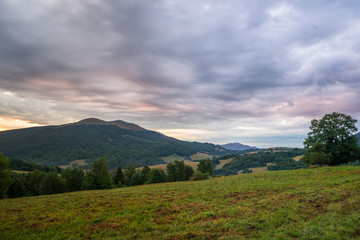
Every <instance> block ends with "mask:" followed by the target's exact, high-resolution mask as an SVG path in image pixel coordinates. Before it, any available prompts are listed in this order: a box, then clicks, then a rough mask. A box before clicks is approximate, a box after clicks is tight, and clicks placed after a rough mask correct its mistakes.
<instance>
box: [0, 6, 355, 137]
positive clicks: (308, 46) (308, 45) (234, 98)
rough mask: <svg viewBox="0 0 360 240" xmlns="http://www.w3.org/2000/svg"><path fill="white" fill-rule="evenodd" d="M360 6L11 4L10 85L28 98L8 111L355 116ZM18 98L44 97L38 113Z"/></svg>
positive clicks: (2, 20) (158, 116)
mask: <svg viewBox="0 0 360 240" xmlns="http://www.w3.org/2000/svg"><path fill="white" fill-rule="evenodd" d="M359 12H360V3H359V2H358V1H340V0H339V1H332V2H328V1H324V0H316V1H277V0H269V1H233V0H227V1H221V2H219V1H211V0H202V1H196V2H185V1H165V0H164V1H156V3H154V2H149V1H125V0H124V1H112V0H105V1H95V0H94V1H82V0H77V1H70V0H67V1H50V0H49V1H38V0H27V1H25V0H24V1H11V0H5V1H2V2H1V3H0V42H1V44H0V83H1V86H0V89H2V90H3V91H10V92H13V93H15V95H13V97H14V96H17V97H18V100H14V99H12V100H11V101H12V104H13V107H10V106H9V105H6V106H5V105H4V104H3V105H2V108H1V114H3V115H4V116H16V117H18V118H24V119H28V120H30V121H34V122H39V123H44V122H46V121H48V122H49V123H50V122H51V123H53V122H56V120H51V121H49V120H47V119H59V120H58V122H62V121H61V118H62V117H63V118H64V119H65V118H66V119H68V120H72V119H75V118H80V117H86V116H97V117H103V118H108V119H110V118H112V119H117V118H123V119H124V120H132V121H135V122H137V123H140V124H144V125H146V126H148V127H150V128H152V127H154V128H161V127H162V126H164V125H165V124H166V123H167V124H168V126H169V127H178V128H181V127H184V126H188V125H191V126H194V127H199V126H205V125H204V124H205V123H206V124H212V123H219V122H220V121H224V120H226V119H230V120H236V119H238V121H239V124H240V122H241V119H248V118H252V117H255V118H256V119H259V123H260V122H261V121H263V119H265V118H272V117H274V116H275V117H278V116H281V117H283V118H284V119H291V118H294V117H306V118H307V119H311V118H314V117H321V116H322V115H323V114H324V113H326V112H332V111H342V112H346V113H348V114H353V115H354V116H355V117H356V116H359V114H360V107H359V106H360V104H359V100H358V99H360V96H359V95H360V86H359V85H360V83H359V82H360V81H359V78H360V71H359V70H358V63H359V60H360V42H359V40H358V39H360V31H359V27H360V24H359V22H360V15H359ZM6 97H8V95H6V96H2V98H4V99H6ZM19 99H25V100H24V101H28V102H37V101H42V102H44V103H45V104H43V106H41V104H40V105H37V107H36V110H34V113H33V114H30V113H28V112H27V110H25V106H26V104H24V103H21V104H20V102H21V101H20V100H19ZM4 101H5V100H4ZM9 101H10V100H9ZM42 111H43V112H47V114H39V112H42ZM50 115H51V116H56V117H53V118H51V117H49V116H50ZM239 119H240V120H239ZM289 121H290V120H289ZM304 121H305V120H304ZM56 123H57V122H56ZM254 124H256V121H254ZM280 133H281V131H280V132H279V134H280Z"/></svg>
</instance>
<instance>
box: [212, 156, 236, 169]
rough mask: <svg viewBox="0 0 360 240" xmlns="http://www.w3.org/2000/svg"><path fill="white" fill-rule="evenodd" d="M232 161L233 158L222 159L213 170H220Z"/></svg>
mask: <svg viewBox="0 0 360 240" xmlns="http://www.w3.org/2000/svg"><path fill="white" fill-rule="evenodd" d="M232 160H233V158H228V159H223V160H219V162H220V164H218V165H216V167H215V169H216V170H218V169H222V168H223V167H224V165H225V164H227V163H229V162H231V161H232Z"/></svg>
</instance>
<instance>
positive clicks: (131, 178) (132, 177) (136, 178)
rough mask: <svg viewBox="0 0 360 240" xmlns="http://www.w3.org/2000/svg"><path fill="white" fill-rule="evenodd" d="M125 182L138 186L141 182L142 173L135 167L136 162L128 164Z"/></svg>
mask: <svg viewBox="0 0 360 240" xmlns="http://www.w3.org/2000/svg"><path fill="white" fill-rule="evenodd" d="M124 177H125V184H126V185H127V186H136V185H139V184H140V175H139V173H138V172H137V171H136V169H135V165H134V164H131V163H130V164H128V165H127V166H126V168H125V172H124Z"/></svg>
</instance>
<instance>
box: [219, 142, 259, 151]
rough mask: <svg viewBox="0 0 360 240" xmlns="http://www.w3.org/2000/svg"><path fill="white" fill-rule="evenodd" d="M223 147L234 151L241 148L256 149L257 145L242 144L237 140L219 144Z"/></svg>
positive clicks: (241, 149)
mask: <svg viewBox="0 0 360 240" xmlns="http://www.w3.org/2000/svg"><path fill="white" fill-rule="evenodd" d="M220 146H222V147H223V148H225V149H228V150H233V151H234V150H235V151H243V150H248V149H258V148H257V147H253V146H249V145H244V144H241V143H238V142H235V143H227V144H223V145H220Z"/></svg>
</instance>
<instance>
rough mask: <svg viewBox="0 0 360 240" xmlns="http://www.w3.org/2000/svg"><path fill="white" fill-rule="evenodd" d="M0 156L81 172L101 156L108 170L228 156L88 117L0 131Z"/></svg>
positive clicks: (200, 145) (221, 151) (219, 150)
mask: <svg viewBox="0 0 360 240" xmlns="http://www.w3.org/2000/svg"><path fill="white" fill-rule="evenodd" d="M0 152H2V153H3V154H4V155H5V156H8V157H10V158H19V159H22V160H24V161H30V162H35V163H40V164H46V165H50V166H64V167H66V166H70V167H71V166H74V165H75V166H76V165H79V164H80V165H81V166H83V167H84V168H86V167H88V166H90V165H91V163H92V161H93V160H95V159H97V158H99V157H103V156H105V157H106V158H107V160H108V162H109V166H110V168H117V167H118V166H121V167H122V168H124V167H126V166H127V165H128V164H130V163H131V164H134V165H135V166H136V167H140V166H144V165H149V166H151V165H157V164H165V163H166V162H165V160H164V159H163V158H165V157H169V156H173V157H174V158H175V159H174V160H183V159H191V156H192V155H196V154H198V153H202V154H205V155H208V156H209V157H216V156H222V155H226V154H229V153H231V152H230V151H229V150H226V149H224V148H222V147H221V146H219V145H215V144H210V143H199V142H187V141H181V140H178V139H175V138H172V137H169V136H166V135H164V134H162V133H159V132H155V131H151V130H147V129H145V128H142V127H140V126H138V125H136V124H133V123H128V122H125V121H122V120H116V121H104V120H101V119H97V118H87V119H83V120H81V121H78V122H75V123H70V124H63V125H56V126H43V127H32V128H23V129H15V130H8V131H0Z"/></svg>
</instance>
